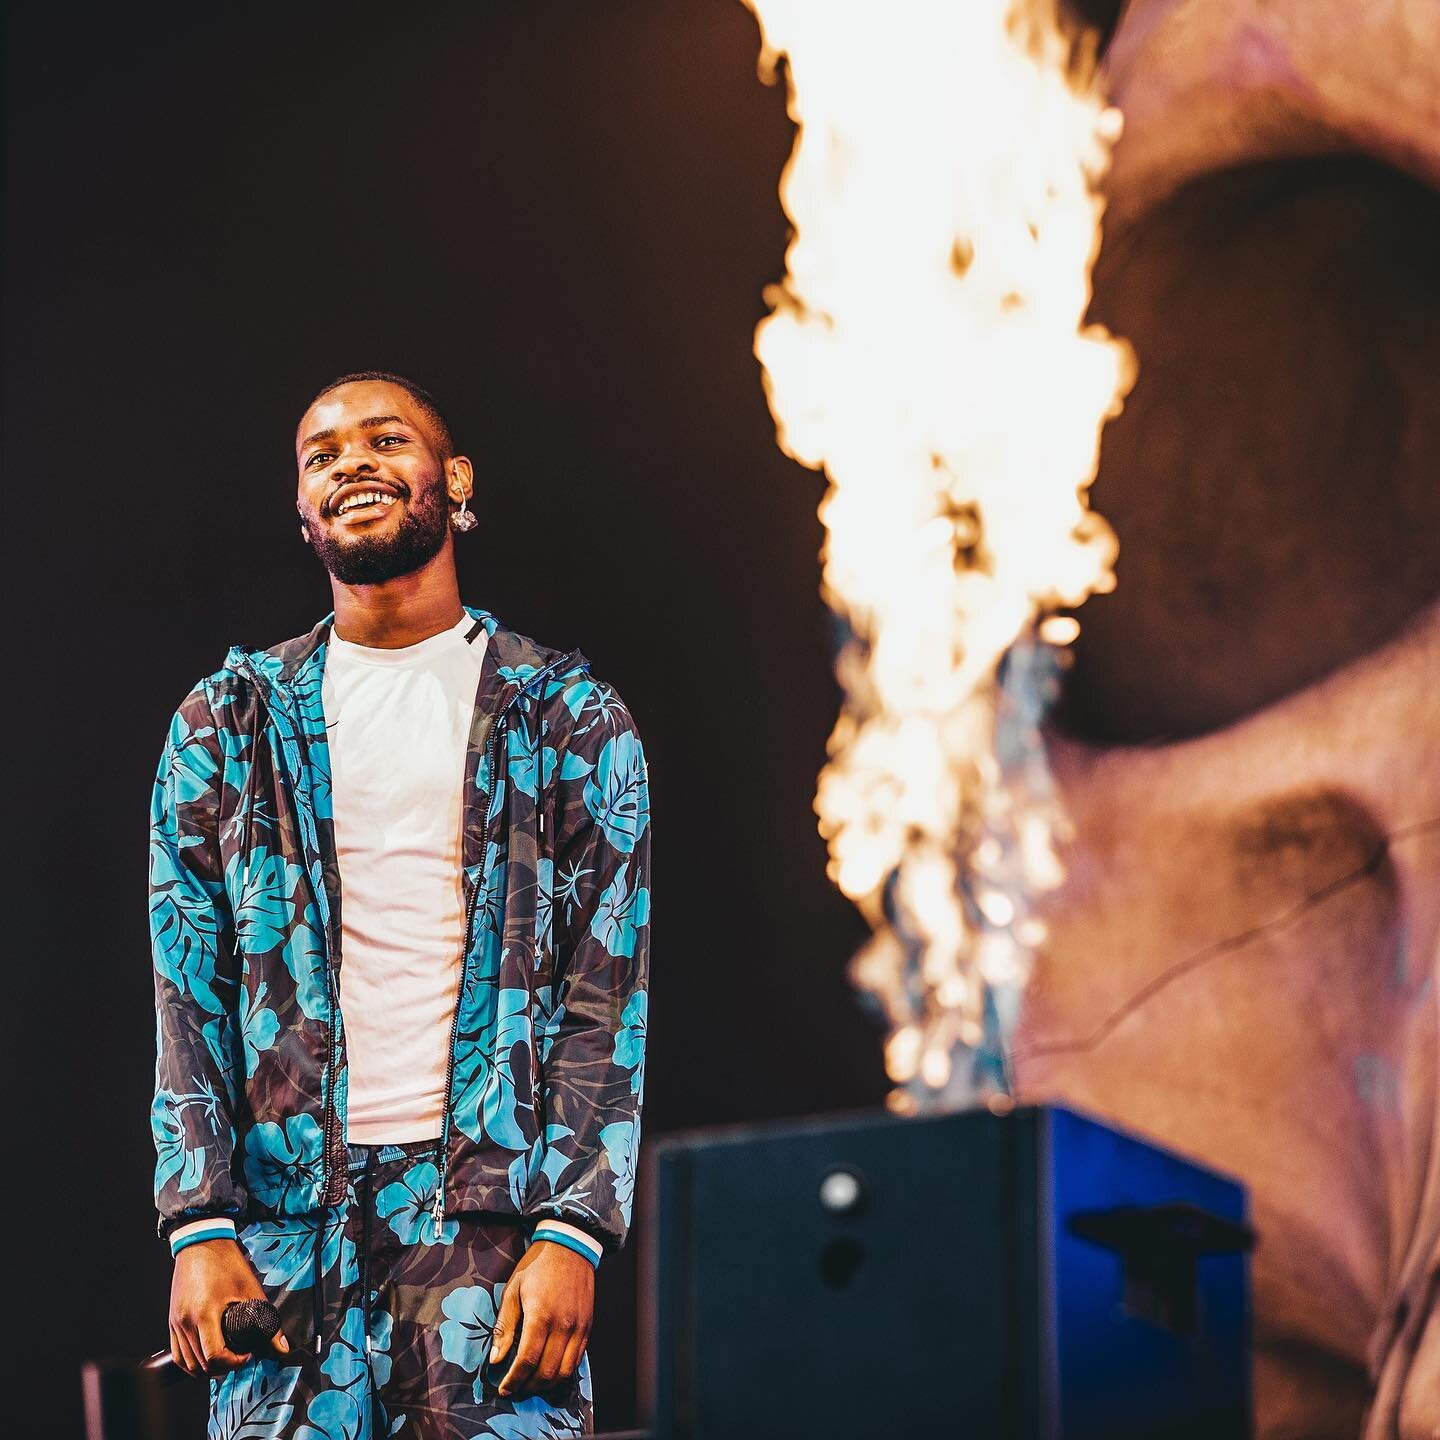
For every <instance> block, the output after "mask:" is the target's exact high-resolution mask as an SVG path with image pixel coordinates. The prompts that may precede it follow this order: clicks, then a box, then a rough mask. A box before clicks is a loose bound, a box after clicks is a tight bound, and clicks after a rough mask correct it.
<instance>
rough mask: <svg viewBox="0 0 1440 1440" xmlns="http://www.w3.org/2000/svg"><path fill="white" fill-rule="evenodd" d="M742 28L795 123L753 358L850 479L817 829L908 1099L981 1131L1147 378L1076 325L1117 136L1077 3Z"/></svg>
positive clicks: (1024, 966)
mask: <svg viewBox="0 0 1440 1440" xmlns="http://www.w3.org/2000/svg"><path fill="white" fill-rule="evenodd" d="M746 3H747V4H749V5H750V7H751V8H752V9H753V10H754V11H755V12H756V14H757V16H758V17H759V18H760V21H761V28H762V33H763V39H764V47H763V51H762V57H761V68H762V75H766V76H767V77H773V74H774V71H775V68H776V65H777V63H778V59H779V57H780V56H781V55H783V56H784V57H785V60H786V73H787V78H788V87H789V111H790V115H791V118H792V119H793V120H794V121H795V122H796V124H797V126H798V133H797V136H796V140H795V147H794V150H793V151H792V153H791V156H790V159H789V162H788V163H787V165H786V167H785V172H784V175H783V176H782V178H781V184H780V193H781V199H782V201H783V203H784V206H785V210H786V212H787V214H788V215H789V216H790V218H791V220H792V222H793V224H794V235H793V238H792V240H791V242H790V245H789V248H788V250H787V252H786V265H787V272H788V273H787V274H786V276H785V278H784V280H783V281H782V282H781V283H780V284H779V285H774V286H771V287H769V288H768V289H767V291H766V299H767V301H768V302H769V304H770V305H771V307H772V313H771V314H770V315H769V316H767V317H766V319H765V320H763V321H762V322H761V324H760V326H759V328H758V330H757V331H756V337H755V353H756V355H757V356H758V358H759V360H760V362H761V364H762V366H763V368H764V374H765V387H766V394H767V396H768V398H769V402H770V409H771V412H772V413H773V415H774V417H775V421H776V429H777V433H778V438H779V443H780V446H781V448H782V449H783V450H784V451H785V452H786V454H788V455H790V456H792V457H793V458H794V459H796V460H798V461H800V462H801V463H802V464H804V465H807V466H810V467H811V468H815V469H819V468H823V469H824V471H825V473H826V475H827V476H828V478H829V481H830V484H829V488H828V490H827V493H826V495H825V498H824V500H823V501H822V503H821V506H820V516H821V519H822V520H823V521H824V523H825V529H826V541H825V546H824V550H823V552H822V559H823V562H824V572H823V581H822V587H821V588H822V593H823V595H824V598H825V600H826V602H827V603H828V604H829V605H830V606H831V608H832V609H834V610H835V611H836V612H837V613H838V614H839V615H840V616H842V617H843V618H844V620H845V621H846V623H847V626H848V629H849V633H850V635H851V637H852V638H851V639H850V640H849V642H848V643H847V644H846V645H845V646H844V647H843V648H842V650H841V653H840V655H839V657H838V659H837V663H836V671H837V674H838V676H839V679H840V681H841V684H842V686H843V688H844V691H845V695H846V699H845V703H844V707H843V709H842V711H841V714H840V717H839V719H838V721H837V723H836V726H835V729H834V732H833V733H832V735H831V737H830V742H829V746H828V753H829V755H830V761H829V763H828V764H827V765H826V767H825V769H824V770H823V771H822V772H821V775H820V782H819V791H818V794H817V796H816V811H817V813H818V814H819V816H820V830H821V833H822V834H823V835H824V836H825V838H826V840H827V841H828V844H829V852H830V861H829V867H828V870H829V874H830V876H831V878H832V879H834V880H835V882H836V883H837V884H838V885H839V886H840V888H841V890H843V891H844V893H845V894H846V895H848V896H850V897H851V898H852V899H853V900H854V901H856V903H857V904H858V905H859V906H860V908H861V910H862V911H863V912H864V914H865V915H866V917H867V919H868V920H869V921H870V923H871V925H872V927H873V929H874V931H875V934H874V936H873V938H872V940H871V942H870V943H869V944H868V945H867V946H866V947H865V948H864V949H863V950H862V951H861V952H860V953H859V954H858V955H857V956H856V957H855V958H854V959H853V960H852V962H851V967H850V969H851V975H852V978H853V979H854V980H855V981H856V983H857V984H859V985H860V986H861V987H862V989H864V990H865V991H867V992H869V993H870V994H871V995H873V996H874V997H875V998H876V999H877V1000H878V1002H879V1004H880V1006H881V1007H882V1009H883V1011H884V1013H885V1016H886V1018H887V1021H888V1023H889V1026H890V1034H889V1038H888V1040H887V1044H886V1051H885V1055H886V1068H887V1070H888V1073H889V1075H890V1078H891V1079H892V1080H893V1081H894V1082H895V1083H896V1087H897V1088H896V1089H895V1090H893V1091H892V1092H891V1095H890V1099H889V1103H890V1104H891V1106H892V1108H895V1109H899V1110H909V1109H915V1108H919V1107H927V1108H928V1107H933V1106H936V1105H942V1104H947V1103H967V1102H969V1101H970V1100H971V1099H973V1097H974V1095H975V1094H976V1092H977V1090H978V1089H984V1088H985V1085H986V1082H985V1079H984V1074H983V1073H977V1065H976V1058H977V1055H983V1054H984V1046H985V1042H986V1037H987V1035H989V1036H991V1037H998V1039H999V1040H1000V1042H1001V1045H1000V1053H1001V1054H1002V1055H1003V1040H1004V1038H1005V1036H1007V1035H1008V1033H1009V1027H1010V1026H1011V1025H1012V1024H1013V1021H1014V1017H1015V1012H1016V1009H1017V1006H1018V1000H1019V995H1020V990H1021V987H1022V986H1023V984H1024V981H1025V978H1026V976H1027V974H1028V972H1029V968H1030V961H1031V956H1032V955H1033V952H1034V949H1035V947H1036V945H1037V944H1039V943H1040V941H1041V940H1043V938H1044V929H1043V925H1042V924H1041V922H1040V921H1039V919H1038V918H1037V917H1036V916H1035V914H1034V911H1033V905H1032V897H1033V896H1034V895H1035V894H1036V893H1037V892H1038V891H1040V890H1043V889H1045V888H1048V887H1051V886H1053V885H1055V884H1057V883H1058V882H1059V880H1060V879H1061V878H1062V872H1061V869H1060V866H1059V863H1058V860H1057V857H1056V853H1055V844H1054V842H1055V839H1056V837H1057V835H1058V834H1059V833H1061V832H1062V828H1063V817H1062V816H1061V814H1060V811H1059V807H1058V805H1057V803H1056V801H1055V799H1054V796H1053V794H1052V792H1051V788H1050V785H1049V778H1048V772H1047V771H1046V769H1045V762H1044V750H1043V746H1042V744H1041V742H1040V737H1039V722H1040V719H1041V717H1042V714H1043V702H1042V700H1041V698H1040V691H1042V690H1043V683H1042V684H1037V683H1036V676H1037V675H1038V676H1039V677H1040V680H1041V681H1043V677H1044V670H1045V667H1044V664H1043V660H1044V657H1045V656H1046V655H1047V654H1050V653H1051V652H1050V647H1052V646H1058V645H1063V644H1066V643H1068V642H1069V640H1071V639H1073V638H1074V635H1075V633H1076V632H1077V630H1078V627H1077V626H1076V624H1075V622H1074V620H1073V619H1071V618H1070V617H1066V616H1059V615H1055V614H1053V613H1052V612H1054V611H1055V610H1057V609H1060V608H1065V607H1071V606H1075V605H1078V604H1079V603H1080V602H1081V601H1082V600H1084V598H1085V597H1086V596H1087V595H1090V594H1093V593H1095V592H1097V591H1104V590H1109V589H1111V588H1113V585H1114V575H1113V571H1112V568H1111V567H1112V565H1113V561H1114V556H1115V549H1116V546H1115V538H1114V534H1113V532H1112V531H1111V529H1110V527H1109V526H1108V525H1107V524H1106V523H1105V521H1104V520H1103V519H1101V518H1100V517H1099V516H1098V515H1096V514H1094V513H1093V512H1092V511H1090V510H1089V509H1088V508H1087V504H1086V490H1087V488H1088V486H1089V485H1090V483H1091V481H1092V480H1093V479H1094V476H1095V470H1096V466H1097V463H1098V458H1099V436H1100V429H1101V426H1102V425H1103V423H1104V421H1105V418H1106V417H1107V416H1110V415H1114V414H1116V413H1118V411H1119V408H1120V403H1121V401H1122V399H1123V397H1124V395H1125V394H1126V392H1127V391H1128V390H1129V388H1130V385H1131V383H1132V382H1133V379H1134V360H1133V356H1132V354H1131V351H1130V349H1129V347H1128V346H1127V345H1125V344H1124V343H1123V342H1121V341H1116V340H1114V339H1112V338H1111V337H1110V336H1109V335H1108V333H1107V332H1105V331H1104V330H1103V329H1101V328H1100V327H1098V326H1093V325H1092V326H1084V324H1083V320H1084V314H1085V309H1086V306H1087V305H1088V303H1089V299H1090V270H1091V266H1092V265H1093V263H1094V260H1095V256H1096V253H1097V252H1098V249H1099V243H1100V215H1101V212H1102V210H1103V201H1102V200H1101V198H1100V196H1099V194H1098V191H1097V187H1098V184H1099V181H1100V179H1101V178H1102V177H1103V175H1104V173H1105V170H1106V169H1107V167H1108V165H1109V159H1110V146H1111V144H1112V143H1113V141H1114V140H1115V139H1116V138H1117V136H1118V134H1119V128H1120V115H1119V112H1118V111H1116V110H1115V109H1113V108H1108V107H1106V106H1105V105H1104V103H1103V101H1102V100H1101V99H1100V97H1099V94H1098V89H1097V85H1096V78H1095V51H1094V45H1093V42H1092V41H1091V40H1089V39H1086V38H1084V37H1081V38H1076V37H1073V36H1067V35H1066V34H1065V33H1063V32H1062V30H1061V28H1060V25H1059V23H1058V19H1057V16H1056V12H1055V5H1054V0H1018V3H1016V0H958V3H957V0H885V3H880V0H876V3H868V4H867V3H863V0H746ZM1017 642H1022V643H1020V644H1018V645H1017ZM1007 654H1008V656H1009V659H1008V660H1007V661H1006V665H1005V667H1004V670H1005V674H1006V677H1007V678H1006V679H1005V680H1004V681H1002V679H1001V678H1000V667H1001V661H1002V658H1004V657H1006V656H1007ZM1017 687H1018V688H1017ZM990 1083H996V1082H995V1081H994V1080H993V1077H992V1080H991V1082H990ZM999 1083H1000V1084H1001V1086H1002V1088H1003V1077H1002V1079H1001V1080H1000V1082H999Z"/></svg>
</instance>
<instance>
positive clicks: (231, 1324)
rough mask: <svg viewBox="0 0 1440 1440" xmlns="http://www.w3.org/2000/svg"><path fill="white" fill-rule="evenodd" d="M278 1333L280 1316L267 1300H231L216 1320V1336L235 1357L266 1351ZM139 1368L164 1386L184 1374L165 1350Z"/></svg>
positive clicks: (155, 1354) (156, 1353) (154, 1355)
mask: <svg viewBox="0 0 1440 1440" xmlns="http://www.w3.org/2000/svg"><path fill="white" fill-rule="evenodd" d="M279 1331H280V1312H279V1311H278V1310H277V1309H276V1308H275V1307H274V1306H273V1305H272V1304H271V1303H270V1302H269V1301H268V1300H232V1301H231V1302H230V1303H229V1304H228V1305H227V1306H226V1307H225V1310H224V1312H223V1313H222V1314H221V1316H220V1333H221V1335H223V1336H224V1337H225V1344H226V1345H227V1346H228V1347H229V1348H230V1349H231V1350H233V1351H234V1352H235V1353H236V1354H237V1355H254V1354H255V1353H256V1352H257V1351H260V1350H266V1349H268V1348H269V1346H270V1342H271V1341H272V1340H273V1339H274V1338H275V1336H276V1335H277V1334H279ZM141 1368H142V1369H144V1370H146V1371H148V1372H149V1373H150V1374H152V1375H154V1376H155V1377H156V1378H157V1379H158V1380H160V1381H161V1382H162V1383H163V1384H166V1385H168V1384H171V1383H172V1382H173V1381H176V1380H179V1379H180V1378H181V1377H182V1376H183V1375H184V1374H185V1372H184V1371H183V1370H182V1369H181V1368H180V1367H179V1366H178V1365H177V1364H176V1363H175V1361H174V1360H173V1359H172V1358H171V1356H170V1352H169V1351H168V1350H157V1351H156V1352H155V1353H154V1354H153V1355H152V1356H151V1357H150V1358H149V1359H148V1360H147V1361H146V1362H145V1363H144V1365H143V1366H142V1367H141Z"/></svg>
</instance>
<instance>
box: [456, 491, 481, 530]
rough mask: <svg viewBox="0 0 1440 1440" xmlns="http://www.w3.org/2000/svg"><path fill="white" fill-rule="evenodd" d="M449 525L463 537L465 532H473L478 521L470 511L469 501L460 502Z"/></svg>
mask: <svg viewBox="0 0 1440 1440" xmlns="http://www.w3.org/2000/svg"><path fill="white" fill-rule="evenodd" d="M450 523H451V524H452V525H453V526H454V527H455V528H456V529H457V530H458V531H460V533H461V534H462V535H463V534H464V533H465V531H467V530H473V529H474V528H475V527H476V526H477V525H478V524H479V523H480V520H479V518H478V517H477V516H476V514H475V512H474V511H473V510H471V509H470V501H469V499H468V498H467V499H464V500H462V501H461V502H460V508H459V509H458V510H457V511H456V512H455V513H454V514H453V515H452V516H451V517H450Z"/></svg>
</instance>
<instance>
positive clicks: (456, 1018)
mask: <svg viewBox="0 0 1440 1440" xmlns="http://www.w3.org/2000/svg"><path fill="white" fill-rule="evenodd" d="M575 656H576V652H575V651H571V653H570V654H568V655H562V656H561V657H560V659H558V660H552V661H551V662H550V664H549V665H547V666H546V667H545V668H544V669H543V670H537V671H536V672H535V674H534V675H532V676H531V677H530V678H529V679H528V680H526V682H525V683H524V684H523V685H522V686H521V687H520V688H519V689H518V690H517V691H516V692H515V693H514V694H513V695H512V696H511V697H510V698H509V699H508V700H507V701H506V702H505V706H504V708H503V709H502V710H501V711H500V712H499V713H498V714H497V715H496V717H495V723H494V724H493V725H492V726H491V727H490V735H489V738H488V739H487V740H486V766H487V770H486V774H488V775H489V777H490V794H489V796H487V797H486V802H485V804H486V810H487V813H488V810H489V806H490V801H491V800H492V799H493V797H494V795H495V791H496V787H497V786H498V785H499V783H500V779H499V775H498V773H497V771H496V769H495V755H496V751H497V749H498V748H499V739H500V730H501V727H502V726H503V725H504V723H505V720H506V718H507V717H508V716H509V714H510V711H511V709H512V708H513V707H514V705H515V704H516V702H517V701H518V700H519V699H520V697H521V696H522V695H526V694H529V692H530V691H531V689H532V688H533V687H534V685H535V684H536V682H537V681H541V680H544V679H545V678H546V677H547V676H548V675H550V674H551V673H552V672H553V671H555V670H558V669H560V668H561V667H562V666H563V665H566V664H573V663H574V660H575ZM541 703H542V704H543V703H544V701H543V700H542V701H541ZM544 780H545V752H544V749H543V747H542V748H541V750H540V755H539V760H538V770H537V772H536V782H535V788H536V794H537V795H538V796H539V797H540V798H541V800H542V801H543V798H544V788H545V787H544ZM542 823H543V822H542ZM480 869H481V874H480V876H478V877H477V878H476V881H475V886H474V888H473V889H472V890H471V891H470V900H469V903H468V904H467V905H466V907H465V935H464V938H463V939H462V941H461V943H460V983H459V985H458V986H457V988H456V992H455V1013H454V1015H452V1016H451V1019H450V1053H449V1057H448V1058H447V1060H446V1063H445V1100H444V1108H443V1111H442V1118H441V1122H440V1156H439V1165H438V1167H437V1168H438V1171H439V1174H438V1176H437V1178H436V1181H435V1198H434V1200H433V1201H432V1202H431V1205H430V1219H431V1221H432V1222H433V1224H434V1227H435V1229H434V1238H435V1239H436V1240H439V1238H440V1230H441V1224H442V1222H443V1221H444V1218H445V1177H446V1172H447V1171H448V1169H449V1158H450V1157H449V1151H450V1099H451V1091H452V1090H453V1089H454V1085H455V1045H456V1042H457V1041H458V1040H459V1038H460V1006H461V1004H462V1003H463V1002H464V998H465V980H466V977H467V973H468V971H469V968H470V966H469V955H470V931H471V928H472V927H473V925H474V922H475V911H476V908H477V907H478V904H479V900H480V888H481V884H480V882H481V880H483V879H484V878H485V877H484V869H485V861H484V856H483V853H482V856H481V861H480Z"/></svg>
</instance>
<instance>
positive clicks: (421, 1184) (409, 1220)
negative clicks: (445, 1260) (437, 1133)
mask: <svg viewBox="0 0 1440 1440" xmlns="http://www.w3.org/2000/svg"><path fill="white" fill-rule="evenodd" d="M439 1184H440V1171H439V1169H438V1168H437V1167H436V1166H435V1165H434V1164H433V1163H432V1162H431V1161H429V1160H422V1161H421V1162H420V1163H419V1164H418V1165H412V1166H411V1167H410V1169H408V1170H407V1171H406V1172H405V1174H404V1175H402V1176H401V1177H400V1179H398V1180H395V1181H392V1182H391V1183H390V1184H389V1185H387V1186H386V1187H385V1188H384V1189H383V1190H381V1191H380V1193H379V1194H378V1195H376V1197H375V1210H376V1213H377V1214H378V1215H379V1216H380V1218H381V1219H382V1220H384V1222H385V1223H386V1224H387V1225H388V1226H389V1227H390V1228H391V1229H392V1230H393V1231H394V1232H395V1234H396V1236H397V1237H398V1238H399V1239H400V1240H401V1241H403V1242H404V1243H405V1244H406V1245H453V1244H454V1243H455V1237H456V1235H458V1234H459V1233H460V1222H459V1221H458V1220H441V1222H440V1232H439V1234H438V1235H437V1234H436V1232H435V1218H434V1215H433V1214H432V1211H431V1207H432V1206H433V1205H434V1203H435V1191H436V1189H437V1187H438V1186H439Z"/></svg>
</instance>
